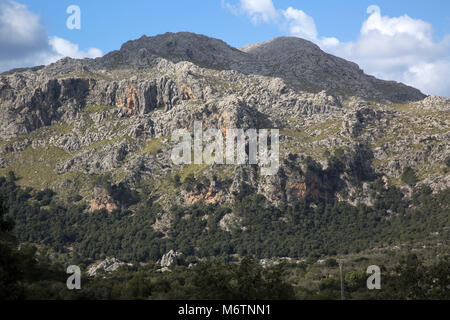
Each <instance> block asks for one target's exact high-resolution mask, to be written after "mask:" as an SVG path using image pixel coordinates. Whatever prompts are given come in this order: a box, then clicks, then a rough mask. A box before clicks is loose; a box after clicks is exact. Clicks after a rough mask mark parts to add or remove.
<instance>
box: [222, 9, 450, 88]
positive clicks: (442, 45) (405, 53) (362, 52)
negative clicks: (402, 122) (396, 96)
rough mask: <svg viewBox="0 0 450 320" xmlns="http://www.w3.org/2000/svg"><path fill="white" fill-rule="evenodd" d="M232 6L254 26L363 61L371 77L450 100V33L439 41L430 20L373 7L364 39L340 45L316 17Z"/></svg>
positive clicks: (362, 34)
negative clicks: (259, 24)
mask: <svg viewBox="0 0 450 320" xmlns="http://www.w3.org/2000/svg"><path fill="white" fill-rule="evenodd" d="M225 6H226V7H227V5H225ZM228 8H229V9H230V8H234V10H235V11H234V13H235V14H242V13H245V14H247V15H248V16H249V17H250V19H251V20H252V22H255V21H258V22H266V23H275V24H276V25H278V26H279V27H280V28H281V29H283V30H285V31H286V32H287V33H288V34H289V35H292V36H296V37H301V38H304V39H307V40H310V41H313V42H315V43H316V44H318V45H319V46H320V47H321V48H322V49H323V50H325V51H327V52H330V53H332V54H334V55H337V56H340V57H343V58H345V59H348V60H351V61H354V62H356V63H358V64H359V65H360V67H361V68H362V69H364V71H365V72H366V73H368V74H372V75H374V76H376V77H379V78H382V79H386V80H396V81H400V82H403V83H406V84H408V85H411V86H413V87H416V88H419V89H420V90H422V91H423V92H424V93H427V94H437V95H443V96H450V81H449V74H450V35H447V36H445V37H444V38H443V39H442V40H436V39H435V38H434V30H433V26H432V25H431V24H430V23H428V22H426V21H423V20H420V19H414V18H411V17H409V16H408V15H403V16H400V17H388V16H383V15H382V14H381V9H380V7H378V6H375V5H372V6H369V7H368V8H367V14H368V15H369V16H368V18H367V20H365V21H364V22H363V23H362V26H361V30H360V34H359V37H358V39H356V40H355V41H351V42H340V41H339V40H338V39H337V38H334V37H323V36H320V35H319V32H318V30H317V27H316V24H315V21H314V19H313V18H312V17H311V16H309V15H308V14H307V13H305V12H304V11H302V10H300V9H296V8H293V7H289V8H287V9H286V10H279V9H276V8H275V7H274V5H273V2H272V0H260V1H258V0H253V1H244V0H240V3H239V6H238V7H233V6H231V5H228ZM273 12H277V13H278V14H277V15H276V19H275V18H267V17H274V16H275V14H274V13H273ZM269 13H271V14H270V15H269Z"/></svg>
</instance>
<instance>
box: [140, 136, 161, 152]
mask: <svg viewBox="0 0 450 320" xmlns="http://www.w3.org/2000/svg"><path fill="white" fill-rule="evenodd" d="M162 140H163V137H160V138H157V139H152V140H149V141H147V142H146V144H145V145H144V147H143V148H142V150H141V154H142V155H144V154H147V153H150V154H151V155H154V156H155V155H156V154H157V153H158V151H159V150H161V148H162V146H163V142H162Z"/></svg>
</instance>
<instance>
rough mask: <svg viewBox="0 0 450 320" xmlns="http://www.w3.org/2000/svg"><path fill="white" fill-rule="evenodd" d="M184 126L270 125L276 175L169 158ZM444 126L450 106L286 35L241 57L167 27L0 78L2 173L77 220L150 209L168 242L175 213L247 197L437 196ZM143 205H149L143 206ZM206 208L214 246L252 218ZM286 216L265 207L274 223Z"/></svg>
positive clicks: (446, 145)
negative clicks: (51, 194) (97, 53)
mask: <svg viewBox="0 0 450 320" xmlns="http://www.w3.org/2000/svg"><path fill="white" fill-rule="evenodd" d="M196 120H197V121H202V123H203V127H204V129H208V128H218V129H222V130H224V129H225V128H242V129H249V128H255V129H262V128H269V129H270V128H277V129H280V151H281V155H280V157H281V159H280V169H279V171H278V174H276V175H274V176H262V175H261V174H260V171H259V168H257V167H255V166H251V165H243V166H232V165H212V166H208V165H194V164H192V165H186V166H180V165H175V164H173V162H172V161H171V158H170V156H171V151H172V148H173V142H171V139H170V138H171V135H172V133H173V132H174V131H175V130H176V129H181V128H185V129H188V130H192V129H193V124H194V121H196ZM449 127H450V99H445V98H441V97H425V96H424V95H422V94H421V93H420V91H418V90H416V89H414V88H410V87H407V86H405V85H402V84H398V83H395V82H388V81H382V80H377V79H375V78H374V77H371V76H367V75H365V74H364V73H363V72H362V71H361V70H360V69H359V67H358V66H357V65H356V64H354V63H351V62H348V61H345V60H343V59H340V58H337V57H333V56H331V55H328V54H326V53H324V52H322V51H321V50H320V49H319V48H318V47H317V46H316V45H314V44H312V43H310V42H308V41H305V40H302V39H298V38H286V37H283V38H277V39H274V40H271V41H269V42H267V43H262V44H257V45H252V46H247V47H245V48H242V49H241V50H239V49H236V48H232V47H230V46H228V45H227V44H226V43H224V42H222V41H220V40H216V39H211V38H208V37H205V36H201V35H195V34H191V33H178V34H170V33H169V34H164V35H159V36H156V37H142V38H140V39H138V40H135V41H130V42H127V43H125V44H124V45H123V46H122V48H121V49H120V50H118V51H115V52H111V53H109V54H107V55H106V56H104V57H102V58H97V59H83V60H76V59H69V58H66V59H62V60H60V61H58V62H56V63H54V64H51V65H49V66H45V67H40V68H33V69H25V70H16V71H13V72H9V73H5V74H3V75H1V76H0V151H1V152H0V175H2V176H10V175H9V171H14V172H15V173H16V175H17V176H18V178H19V180H18V183H19V184H21V185H22V186H29V187H33V188H35V189H36V190H42V189H45V188H50V189H52V190H54V191H56V192H57V194H58V196H57V197H58V200H59V201H61V202H63V203H73V202H75V203H78V204H79V205H80V206H82V205H83V206H84V207H83V208H84V209H83V210H81V211H83V212H86V213H93V212H97V213H98V210H99V209H100V210H101V209H105V210H106V211H108V212H113V211H114V212H115V211H117V210H119V211H121V212H124V215H125V216H127V215H128V214H130V215H131V216H133V214H137V213H139V214H140V213H142V212H151V214H152V216H151V218H149V219H150V220H149V221H151V224H152V227H153V228H154V230H156V231H158V232H162V233H163V234H164V235H165V236H167V237H169V238H170V237H171V235H172V237H174V236H173V234H172V233H175V234H176V233H177V231H178V229H177V228H185V227H186V226H184V225H183V223H184V222H183V221H181V222H180V220H179V219H177V217H178V218H179V216H177V215H176V214H175V213H174V212H173V210H171V208H172V207H173V206H174V205H179V206H181V207H188V208H190V207H191V206H195V205H197V204H200V203H207V204H214V205H221V206H222V205H224V206H232V205H233V203H235V201H236V199H238V200H239V201H241V200H242V199H244V198H246V197H247V196H248V194H252V195H254V196H255V197H256V196H262V197H264V198H265V199H267V203H268V204H270V205H274V206H275V207H276V206H279V207H283V205H285V204H293V203H296V202H301V203H305V205H312V206H313V205H319V206H320V208H323V206H322V205H324V204H326V205H331V204H333V203H341V204H340V205H342V206H346V205H348V204H350V205H355V206H357V205H359V204H364V205H367V206H373V205H376V204H377V203H378V200H379V199H378V198H379V197H381V196H383V197H387V198H389V197H388V196H387V195H385V194H384V193H383V192H387V191H385V189H386V190H390V191H389V192H392V193H393V194H395V195H396V197H397V198H399V199H403V195H404V196H405V198H408V197H409V196H411V195H412V193H413V191H414V190H415V189H414V188H418V187H419V186H423V187H427V188H428V187H429V188H431V190H432V191H434V192H438V191H440V190H444V189H446V188H448V187H450V175H449V166H450V160H449V159H450V139H449V138H450V132H449ZM397 188H398V189H397ZM397 191H398V192H397ZM400 193H401V194H402V196H399V194H400ZM397 198H396V199H397ZM389 199H390V198H389ZM386 201H387V200H386ZM399 201H400V200H399ZM402 201H403V200H402ZM405 201H406V200H405ZM148 203H152V204H155V205H154V207H152V210H147V211H146V210H144V209H142V207H146V206H147V204H148ZM405 203H406V204H404V205H403V202H402V206H399V205H397V204H392V203H389V205H386V207H384V205H383V210H385V211H383V213H382V214H381V213H380V212H378V211H377V216H376V219H378V218H380V214H381V217H385V215H390V214H392V215H396V214H400V213H401V212H403V211H402V210H404V208H405V206H407V205H409V202H407V201H406V202H405ZM44 206H45V205H44ZM244 208H246V207H244ZM311 208H313V207H310V208H309V209H305V210H304V211H305V212H308V214H312V213H313V212H314V210H313V209H311ZM250 209H251V208H250ZM250 209H248V210H242V211H245V212H250V211H251V210H250ZM236 210H238V209H236ZM261 210H263V208H261ZM318 210H319V209H318ZM349 210H350V209H349ZM375 211H376V210H375V209H374V212H375ZM180 212H181V211H180ZM180 212H178V213H179V214H180V215H181V213H180ZM201 212H203V211H201ZM274 212H275V211H274ZM349 212H353V211H349ZM216 213H217V215H216ZM216 213H214V215H212V216H214V217H216V218H217V219H218V220H217V221H215V220H214V221H212V220H211V222H208V223H209V225H208V228H213V226H215V227H218V228H220V230H222V231H223V232H222V231H221V234H222V235H223V237H224V239H225V238H226V237H229V234H230V232H232V231H233V230H234V229H235V228H236V227H238V228H239V226H241V227H242V225H241V224H242V223H245V222H246V221H247V222H248V221H252V220H251V219H253V218H252V217H248V216H245V214H243V215H242V216H239V215H238V214H237V213H236V212H235V211H233V212H228V211H221V210H218V211H217V212H216ZM285 213H286V212H285V211H276V214H277V217H278V218H279V221H285V220H286V219H287V217H286V216H284V214H285ZM358 214H359V213H358ZM358 214H357V213H356V211H355V215H357V216H358ZM205 215H206V214H205ZM94 216H95V214H94ZM270 216H271V215H270V214H268V213H267V212H266V213H265V215H264V217H265V218H264V219H269V218H270ZM194 218H195V219H198V220H199V221H203V220H201V219H208V218H207V217H205V216H195V215H194ZM244 218H245V219H247V220H245V219H244ZM93 219H94V218H93ZM139 219H143V221H147V220H146V219H144V216H139ZM301 219H303V218H301ZM308 219H309V218H308ZM358 219H359V218H358ZM376 219H375V220H374V221H376ZM380 219H381V218H380ZM208 221H209V220H208ZM243 221H244V222H243ZM264 221H265V220H264ZM286 221H287V220H286ZM147 222H148V221H147ZM121 223H122V222H121ZM186 223H187V222H186ZM305 223H309V222H305ZM374 223H375V222H374ZM177 226H178V227H177ZM299 227H300V226H299ZM301 227H305V225H302V226H301ZM283 228H284V227H283ZM184 230H187V231H189V232H191V231H192V230H191V229H189V228H188V227H186V228H185V229H184ZM283 230H284V229H283ZM302 230H303V229H302ZM427 230H428V229H427ZM259 231H261V230H258V232H259ZM299 232H300V231H299ZM300 233H301V234H302V237H303V236H305V237H308V236H307V235H304V234H303V231H302V232H300ZM343 234H344V233H343ZM252 236H254V234H253V235H252ZM343 236H344V235H343ZM294 240H295V239H294ZM294 240H292V241H294ZM347 240H348V239H347ZM349 241H350V240H349ZM350 242H351V241H350ZM368 243H369V242H368ZM370 243H371V242H370ZM366 245H368V244H367V243H366ZM306 247H307V246H306V245H305V248H306ZM305 250H307V249H305Z"/></svg>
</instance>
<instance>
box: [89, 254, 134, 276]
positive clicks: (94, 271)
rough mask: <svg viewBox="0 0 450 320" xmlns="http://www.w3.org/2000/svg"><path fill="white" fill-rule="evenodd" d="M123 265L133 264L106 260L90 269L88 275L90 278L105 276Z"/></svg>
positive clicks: (113, 259)
mask: <svg viewBox="0 0 450 320" xmlns="http://www.w3.org/2000/svg"><path fill="white" fill-rule="evenodd" d="M123 265H128V266H132V264H131V263H128V264H126V263H125V262H122V261H120V260H119V259H116V258H106V259H105V260H103V261H101V262H99V263H96V264H94V265H92V266H91V267H90V268H88V270H87V274H88V276H90V277H95V276H98V275H104V274H108V273H112V272H114V271H116V270H117V269H119V268H120V267H121V266H123Z"/></svg>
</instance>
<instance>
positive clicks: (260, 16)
mask: <svg viewBox="0 0 450 320" xmlns="http://www.w3.org/2000/svg"><path fill="white" fill-rule="evenodd" d="M222 6H223V7H225V8H227V9H228V10H230V11H231V12H232V13H233V14H235V15H239V14H245V15H247V16H248V17H249V18H250V21H251V22H252V23H253V24H258V23H261V22H265V23H268V22H275V21H277V19H278V17H279V15H280V13H279V11H278V10H276V9H275V6H274V5H273V2H272V0H239V4H238V5H232V4H230V3H228V2H226V1H225V0H222Z"/></svg>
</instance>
